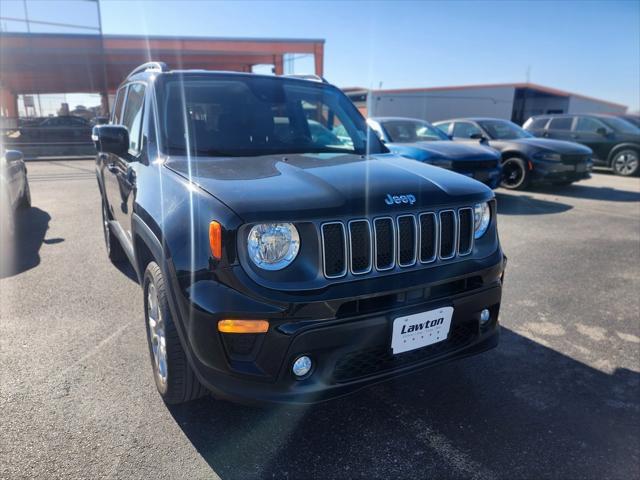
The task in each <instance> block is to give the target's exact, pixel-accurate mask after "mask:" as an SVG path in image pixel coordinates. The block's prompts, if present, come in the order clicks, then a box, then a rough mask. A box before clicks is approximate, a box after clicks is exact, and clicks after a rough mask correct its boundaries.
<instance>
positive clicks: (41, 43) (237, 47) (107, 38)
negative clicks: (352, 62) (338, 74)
mask: <svg viewBox="0 0 640 480" xmlns="http://www.w3.org/2000/svg"><path fill="white" fill-rule="evenodd" d="M285 54H312V55H313V56H314V66H315V72H314V73H315V74H316V75H320V76H322V74H323V61H324V40H321V39H301V40H300V39H251V38H206V37H164V36H151V37H141V36H114V35H78V34H38V33H0V107H1V108H0V114H3V115H5V116H17V96H18V95H20V94H36V93H40V94H44V93H74V92H98V93H100V94H102V97H103V107H104V106H105V105H106V102H107V95H108V93H112V92H113V91H114V90H115V89H116V88H117V86H118V85H119V84H120V82H121V81H122V80H123V78H124V77H125V76H126V75H127V74H128V73H129V72H130V71H131V70H132V69H133V68H135V67H136V66H138V65H140V64H141V63H145V62H147V61H150V60H157V61H162V62H165V63H166V64H167V65H168V66H169V68H172V69H207V70H232V71H244V72H250V71H251V69H252V67H253V66H254V65H259V64H268V65H274V73H275V74H282V73H283V70H284V67H283V58H284V55H285Z"/></svg>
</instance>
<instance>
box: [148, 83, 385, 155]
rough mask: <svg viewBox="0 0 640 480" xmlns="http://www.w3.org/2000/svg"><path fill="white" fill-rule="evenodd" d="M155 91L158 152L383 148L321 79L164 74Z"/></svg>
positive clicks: (344, 99) (246, 152)
mask: <svg viewBox="0 0 640 480" xmlns="http://www.w3.org/2000/svg"><path fill="white" fill-rule="evenodd" d="M159 91H160V92H162V93H160V94H159V95H158V98H159V99H160V100H158V103H159V108H160V115H159V123H160V132H161V137H162V142H161V145H162V149H163V150H166V151H167V153H169V154H177V155H184V154H187V152H189V153H190V154H191V155H196V156H257V155H269V154H287V153H332V152H334V153H355V154H365V153H367V147H368V148H369V152H370V153H381V152H383V151H386V149H385V148H384V146H382V144H381V143H380V142H379V140H378V139H377V138H375V136H374V135H369V138H368V140H369V144H368V145H367V128H366V124H365V121H364V119H363V118H362V116H361V115H360V114H359V113H358V111H357V110H356V108H355V107H354V106H353V104H352V103H351V102H350V101H349V99H348V98H347V97H346V96H345V95H344V94H342V93H341V92H339V91H338V90H337V89H335V88H333V87H330V86H327V85H324V84H322V83H313V82H307V81H299V80H289V81H283V80H282V79H281V78H269V77H258V76H256V77H249V76H239V75H233V76H232V75H228V76H215V77H214V76H207V77H204V76H200V77H195V78H188V77H182V78H181V79H180V78H178V79H169V80H167V81H166V82H165V83H164V87H163V88H160V86H159Z"/></svg>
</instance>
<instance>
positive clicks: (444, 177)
mask: <svg viewBox="0 0 640 480" xmlns="http://www.w3.org/2000/svg"><path fill="white" fill-rule="evenodd" d="M165 166H166V167H167V168H170V169H171V170H174V171H175V172H177V173H179V174H180V175H182V176H184V177H186V178H189V162H188V160H187V159H186V157H171V158H169V159H168V160H167V161H166V162H165ZM191 180H192V181H193V182H194V183H195V184H197V185H199V186H200V187H201V188H202V189H204V190H206V191H207V192H209V193H210V194H211V195H213V196H215V197H216V198H217V199H218V200H220V201H221V202H223V203H224V204H226V205H227V206H228V207H229V208H231V209H232V210H233V211H234V212H235V213H236V214H237V215H239V216H240V217H241V218H242V219H243V220H244V221H246V222H252V221H259V220H263V221H264V220H267V219H270V220H272V221H276V220H281V221H287V220H291V221H293V220H302V219H312V218H340V217H354V216H362V215H379V214H390V213H394V212H397V211H416V210H420V209H422V210H427V209H432V208H434V207H438V206H445V205H461V204H465V205H470V204H472V203H474V202H478V201H483V200H488V199H490V198H491V197H492V196H493V193H492V191H491V190H490V189H489V188H488V187H486V186H484V185H483V184H481V183H480V182H477V181H475V180H473V179H470V178H467V177H465V176H463V175H459V174H456V173H453V172H450V171H447V170H444V169H441V168H438V167H433V166H430V165H427V164H424V163H420V162H416V161H414V160H408V159H406V158H402V157H398V156H395V155H391V154H382V155H376V156H373V157H370V158H368V159H367V158H364V157H362V156H360V155H348V154H304V155H286V159H285V156H284V155H273V156H260V157H229V158H204V157H200V158H196V159H192V160H191ZM388 195H392V196H394V195H398V196H399V195H412V196H414V197H415V203H414V204H413V205H410V204H408V203H400V204H395V203H393V204H391V205H389V204H387V203H386V202H385V199H387V198H388V197H387V196H388Z"/></svg>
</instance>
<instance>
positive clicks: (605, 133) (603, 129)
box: [596, 127, 611, 137]
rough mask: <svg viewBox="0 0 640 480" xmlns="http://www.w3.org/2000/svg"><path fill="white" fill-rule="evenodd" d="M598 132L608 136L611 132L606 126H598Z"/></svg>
mask: <svg viewBox="0 0 640 480" xmlns="http://www.w3.org/2000/svg"><path fill="white" fill-rule="evenodd" d="M596 133H597V134H598V135H602V136H603V137H607V136H609V134H610V133H611V132H609V130H607V129H606V128H604V127H598V129H597V130H596Z"/></svg>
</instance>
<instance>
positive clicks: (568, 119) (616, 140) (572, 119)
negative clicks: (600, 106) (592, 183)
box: [524, 114, 640, 176]
mask: <svg viewBox="0 0 640 480" xmlns="http://www.w3.org/2000/svg"><path fill="white" fill-rule="evenodd" d="M524 129H525V130H527V131H528V132H531V133H532V134H533V135H535V136H536V137H543V138H552V139H557V140H569V141H571V142H578V143H581V144H583V145H586V146H587V147H589V148H590V149H591V150H593V162H594V165H600V166H605V167H611V168H612V169H613V171H614V172H615V173H616V174H617V175H624V176H631V175H637V174H638V173H639V172H640V129H639V128H637V127H636V126H635V125H633V124H632V123H630V122H629V121H627V120H623V119H622V118H620V117H617V116H614V115H602V114H598V115H596V114H589V115H586V114H580V115H540V116H535V117H531V118H530V119H529V120H527V121H526V122H525V124H524Z"/></svg>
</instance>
